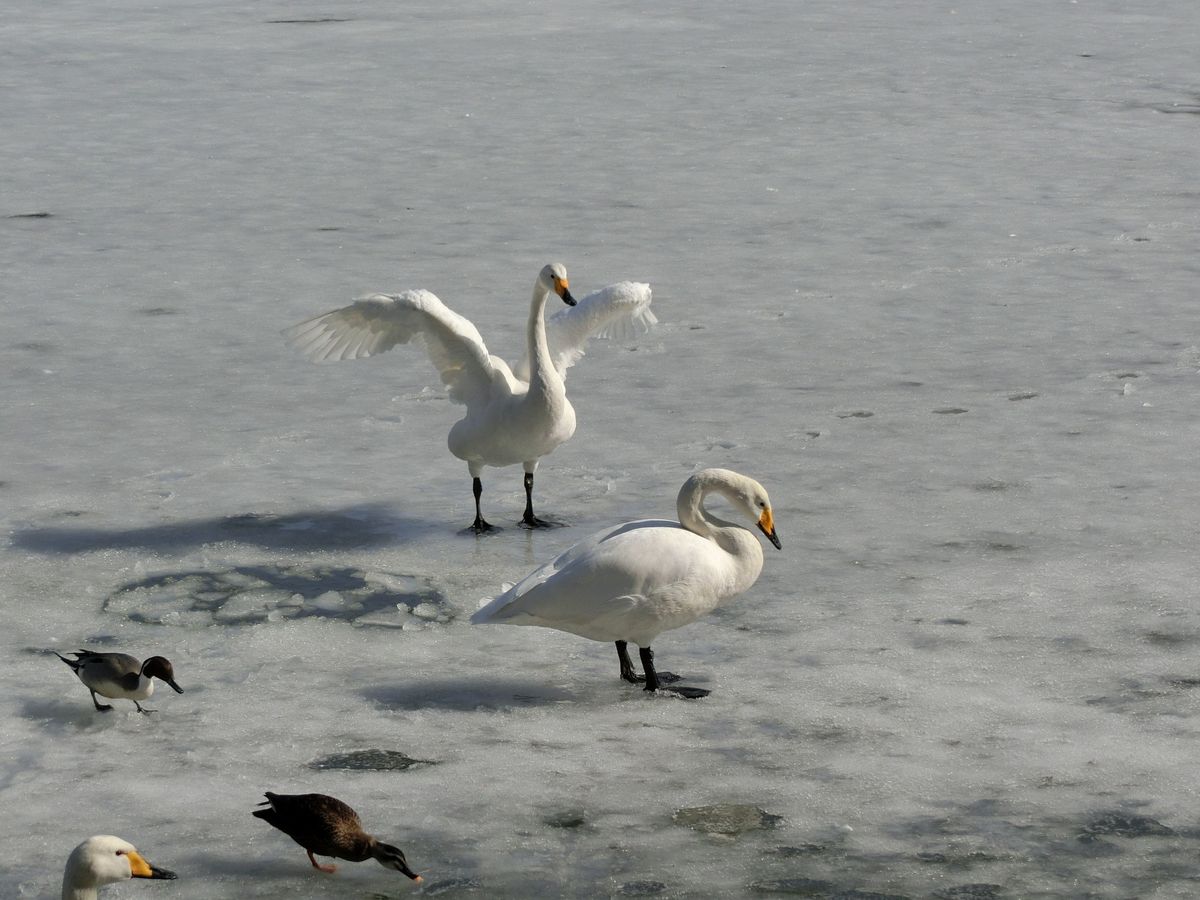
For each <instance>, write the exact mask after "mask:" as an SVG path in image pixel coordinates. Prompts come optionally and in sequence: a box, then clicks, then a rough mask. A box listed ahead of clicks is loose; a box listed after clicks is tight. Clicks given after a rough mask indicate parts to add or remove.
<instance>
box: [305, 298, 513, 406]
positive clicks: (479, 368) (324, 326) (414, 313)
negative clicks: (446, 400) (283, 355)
mask: <svg viewBox="0 0 1200 900" xmlns="http://www.w3.org/2000/svg"><path fill="white" fill-rule="evenodd" d="M283 334H284V337H286V338H287V340H288V343H289V344H291V345H292V346H293V347H295V348H296V349H298V350H299V351H300V352H301V353H303V354H304V355H305V356H306V357H308V358H309V359H310V360H312V361H313V362H335V361H338V360H343V359H363V358H365V357H368V356H375V355H377V354H379V353H385V352H387V351H388V350H391V349H392V348H393V347H395V346H396V345H397V344H408V343H420V344H423V345H424V347H425V350H426V352H427V353H428V354H429V359H430V361H431V362H432V363H433V365H434V367H435V368H436V369H437V370H438V374H439V375H440V376H441V378H442V383H443V384H445V385H446V387H447V388H448V389H449V394H450V399H451V400H453V401H455V402H456V403H463V404H465V405H467V406H476V405H479V404H481V403H485V402H486V401H487V398H488V397H489V396H490V395H491V391H492V388H493V385H494V384H495V383H496V382H497V381H500V382H503V383H510V382H511V378H512V376H511V373H510V372H509V369H508V366H507V365H506V364H505V363H504V362H503V361H502V360H500V359H497V358H496V357H494V356H491V355H490V354H489V353H488V350H487V347H486V346H485V345H484V343H483V338H482V337H480V335H479V331H478V329H476V327H475V326H474V325H473V324H472V323H471V322H470V321H469V320H468V319H465V318H463V317H462V316H460V315H459V314H458V313H456V312H454V311H453V310H452V309H450V308H449V307H448V306H446V304H444V303H442V301H441V300H439V299H438V298H437V297H436V296H434V295H433V294H432V293H430V292H429V291H403V292H402V293H399V294H370V295H368V296H366V297H362V298H360V299H358V300H356V301H355V302H354V303H352V304H350V305H349V306H345V307H342V308H341V309H335V310H333V311H332V312H327V313H322V314H321V315H319V316H314V317H313V318H311V319H307V320H305V321H303V322H301V323H300V324H298V325H293V326H292V327H291V328H286V329H284V331H283Z"/></svg>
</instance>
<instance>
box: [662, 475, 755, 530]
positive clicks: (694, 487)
mask: <svg viewBox="0 0 1200 900" xmlns="http://www.w3.org/2000/svg"><path fill="white" fill-rule="evenodd" d="M721 489H722V485H721V484H719V483H717V482H714V481H712V480H711V479H709V478H704V477H702V476H701V475H693V476H692V477H691V478H689V479H688V480H687V481H685V482H684V484H683V487H682V488H681V489H680V491H679V499H678V501H677V503H676V508H677V510H678V513H679V524H680V525H682V526H683V527H684V528H686V529H687V530H688V531H694V532H695V533H696V534H698V535H700V536H701V537H706V538H711V539H714V540H715V539H716V538H717V535H718V532H720V531H724V530H725V529H727V528H741V526H740V525H738V524H737V523H736V522H729V521H726V520H725V519H722V518H721V517H720V516H717V515H714V514H713V513H711V512H709V511H708V510H707V509H705V508H704V498H705V497H706V496H708V495H709V494H711V493H713V492H714V491H717V492H720V491H721Z"/></svg>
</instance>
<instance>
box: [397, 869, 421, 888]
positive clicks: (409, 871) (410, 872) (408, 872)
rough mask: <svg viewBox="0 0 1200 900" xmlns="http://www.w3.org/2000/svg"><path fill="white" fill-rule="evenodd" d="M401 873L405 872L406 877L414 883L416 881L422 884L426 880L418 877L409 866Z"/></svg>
mask: <svg viewBox="0 0 1200 900" xmlns="http://www.w3.org/2000/svg"><path fill="white" fill-rule="evenodd" d="M400 871H401V872H403V873H404V874H405V875H407V876H408V877H409V878H411V879H412V880H413V881H415V882H416V883H417V884H420V883H421V882H422V881H424V880H425V879H424V878H422V877H421V876H420V875H418V874H417V873H416V872H414V871H413V870H412V869H410V868H409V867H408V866H405V867H404V868H403V869H401V870H400Z"/></svg>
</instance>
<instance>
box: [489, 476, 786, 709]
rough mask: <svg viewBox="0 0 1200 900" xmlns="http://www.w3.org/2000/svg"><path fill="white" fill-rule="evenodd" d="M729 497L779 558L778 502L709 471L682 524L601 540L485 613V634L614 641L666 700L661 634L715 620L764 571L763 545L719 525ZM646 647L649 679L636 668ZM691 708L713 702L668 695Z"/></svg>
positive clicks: (663, 522)
mask: <svg viewBox="0 0 1200 900" xmlns="http://www.w3.org/2000/svg"><path fill="white" fill-rule="evenodd" d="M711 493H716V494H720V495H721V496H723V497H724V498H725V499H726V500H728V501H729V502H730V503H732V504H733V506H734V508H735V509H737V510H738V511H739V512H741V513H742V514H743V515H745V516H746V517H747V518H748V519H749V520H750V521H752V522H754V523H755V524H756V525H757V526H758V528H759V530H760V531H762V532H763V534H765V535H766V536H767V539H768V540H769V541H770V542H771V543H772V544H774V545H775V547H776V548H777V549H778V548H779V547H780V543H779V537H778V536H777V535H776V533H775V523H774V515H773V513H772V512H771V501H770V499H769V498H768V497H767V492H766V490H765V489H764V488H763V486H762V485H761V484H759V483H758V482H757V481H755V480H754V479H753V478H747V477H746V476H745V475H739V474H738V473H737V472H731V471H730V470H728V469H705V470H703V471H702V472H697V473H696V474H695V475H693V476H692V477H691V478H689V479H688V480H687V481H685V482H684V484H683V487H682V488H681V489H680V491H679V497H678V499H677V502H676V509H677V510H678V514H679V521H678V522H672V521H670V520H667V519H644V520H641V521H636V522H626V523H625V524H623V525H618V526H616V527H615V528H609V529H607V530H606V531H601V532H598V533H597V534H594V535H592V536H591V537H590V538H587V539H586V540H584V541H581V542H579V543H578V544H576V545H575V546H574V547H572V548H571V549H569V550H567V551H566V552H565V553H563V554H562V555H561V556H559V557H558V558H557V559H555V560H554V561H553V562H549V563H546V564H545V565H543V566H541V567H540V568H538V569H536V570H535V571H534V572H533V573H531V574H530V575H527V576H526V577H525V578H524V580H522V581H520V582H519V583H517V584H516V585H514V586H513V587H511V588H510V589H509V590H507V591H505V592H504V593H503V594H501V595H500V596H498V597H495V598H493V599H492V600H491V601H490V602H488V603H486V605H484V606H483V607H481V608H480V609H479V610H478V611H477V612H476V613H475V615H473V616H472V617H471V621H472V622H473V623H475V624H498V625H541V626H543V627H545V628H557V629H558V630H559V631H568V632H570V633H571V634H578V635H580V636H581V637H585V638H590V639H592V640H594V641H613V642H615V643H616V646H617V659H618V662H619V663H620V667H621V678H623V679H624V680H625V681H628V682H631V683H635V684H636V683H642V682H644V684H645V689H646V690H648V691H654V690H657V689H658V688H660V687H661V686H662V684H663V683H664V682H666V681H670V680H676V678H675V676H673V675H671V674H670V673H666V672H663V673H660V672H656V671H655V668H654V654H653V653H652V652H651V650H650V644H651V642H652V641H653V640H654V638H655V637H656V636H658V635H659V634H660V633H661V632H663V631H667V630H668V629H671V628H679V627H680V626H682V625H687V624H688V623H689V622H694V621H695V620H696V619H699V618H700V617H701V616H705V615H707V614H708V613H710V612H712V611H713V610H714V609H716V608H717V607H718V606H720V605H721V604H723V603H725V602H727V601H729V600H730V599H732V598H733V597H736V596H737V595H738V594H740V593H742V592H743V591H745V590H746V589H747V588H749V587H750V586H751V585H752V584H754V582H755V581H756V580H757V579H758V575H759V573H760V572H761V571H762V566H763V552H762V545H761V544H759V542H758V539H757V538H755V537H754V535H753V534H752V533H751V532H750V531H749V530H748V529H746V528H743V527H742V526H741V525H737V524H734V523H733V522H726V521H724V520H723V519H719V518H717V517H716V516H714V515H713V514H712V513H710V512H708V510H706V509H705V508H704V505H703V504H704V498H705V497H706V496H707V495H708V494H711ZM629 641H632V642H633V643H635V644H637V645H638V648H639V652H640V655H641V659H642V668H643V669H645V675H644V676H639V675H637V674H636V672H635V671H634V668H633V664H632V662H630V659H629V651H628V649H627V642H629ZM667 690H671V691H674V692H676V693H678V694H681V695H683V696H685V697H688V698H697V697H703V696H705V695H707V694H708V693H709V692H708V691H705V690H702V689H700V688H667Z"/></svg>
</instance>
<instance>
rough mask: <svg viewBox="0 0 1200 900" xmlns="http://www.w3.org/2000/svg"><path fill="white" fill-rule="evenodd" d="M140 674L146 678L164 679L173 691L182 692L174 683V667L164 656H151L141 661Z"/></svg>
mask: <svg viewBox="0 0 1200 900" xmlns="http://www.w3.org/2000/svg"><path fill="white" fill-rule="evenodd" d="M142 674H143V675H145V676H146V677H147V678H158V679H160V680H161V681H165V682H166V683H167V684H169V685H170V686H171V687H172V688H174V690H175V693H177V694H182V693H183V688H181V687H180V686H179V685H177V684H176V683H175V668H174V666H172V665H171V661H170V660H169V659H167V658H166V657H165V656H152V657H150V658H149V659H148V660H146V661H145V662H144V663H142Z"/></svg>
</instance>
